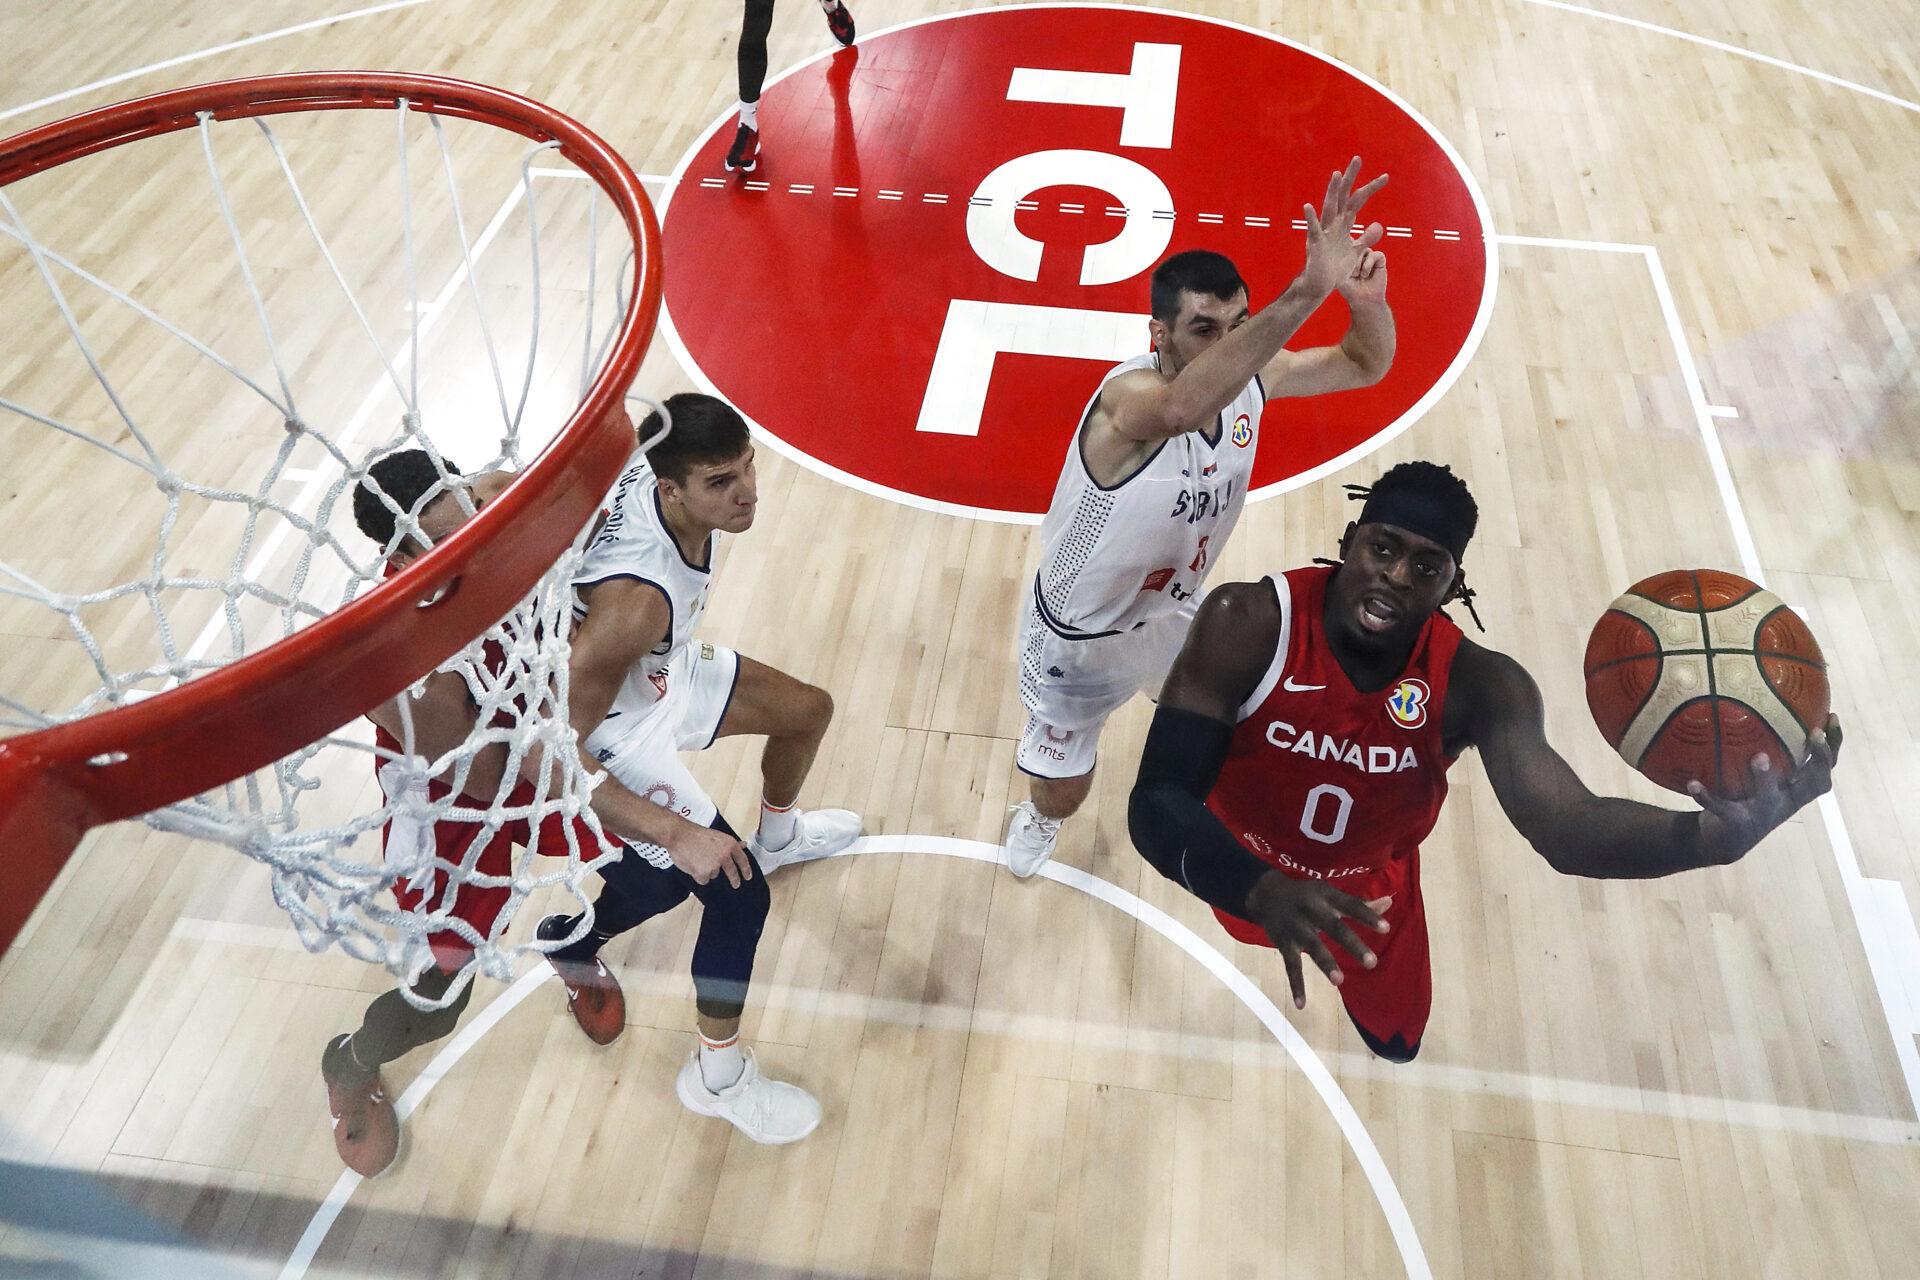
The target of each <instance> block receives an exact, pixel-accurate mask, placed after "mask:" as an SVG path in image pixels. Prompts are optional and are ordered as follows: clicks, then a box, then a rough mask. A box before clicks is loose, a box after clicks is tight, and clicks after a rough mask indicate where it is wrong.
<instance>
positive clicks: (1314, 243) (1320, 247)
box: [1300, 156, 1387, 298]
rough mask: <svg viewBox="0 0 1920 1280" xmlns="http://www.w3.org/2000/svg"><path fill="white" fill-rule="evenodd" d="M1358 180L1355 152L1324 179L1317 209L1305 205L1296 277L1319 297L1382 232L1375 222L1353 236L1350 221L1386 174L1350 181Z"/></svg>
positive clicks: (1364, 254)
mask: <svg viewBox="0 0 1920 1280" xmlns="http://www.w3.org/2000/svg"><path fill="white" fill-rule="evenodd" d="M1359 180H1360V157H1359V156H1355V157H1354V158H1353V161H1352V163H1350V164H1348V165H1347V167H1346V169H1345V171H1344V172H1340V173H1336V174H1334V175H1333V177H1331V178H1330V179H1328V181H1327V194H1326V197H1325V198H1324V199H1322V200H1321V201H1320V210H1319V212H1317V213H1316V212H1314V208H1313V206H1312V205H1306V206H1305V209H1306V221H1307V265H1306V266H1305V268H1303V269H1302V270H1301V272H1300V278H1301V280H1302V281H1303V282H1304V283H1305V284H1306V285H1307V287H1308V288H1310V289H1312V290H1314V292H1315V293H1316V294H1317V295H1318V296H1320V297H1322V298H1324V297H1326V296H1327V295H1328V294H1330V293H1332V292H1333V291H1334V290H1335V289H1337V288H1339V287H1340V285H1341V283H1342V282H1343V281H1345V280H1346V279H1347V277H1349V276H1351V275H1352V274H1353V272H1354V268H1355V267H1356V266H1358V265H1359V264H1360V263H1361V262H1364V261H1365V260H1366V257H1367V254H1368V252H1369V251H1371V250H1372V248H1373V246H1374V245H1376V244H1378V243H1379V241H1380V237H1381V236H1383V235H1385V234H1386V232H1385V230H1384V229H1383V228H1382V227H1381V225H1380V224H1379V223H1377V222H1376V223H1374V224H1372V225H1371V226H1369V227H1368V228H1367V229H1366V230H1365V231H1363V232H1362V233H1361V234H1360V236H1359V238H1358V239H1356V238H1354V235H1353V224H1354V220H1355V219H1357V218H1358V217H1359V216H1360V207H1361V206H1362V205H1364V204H1366V202H1367V200H1368V198H1369V197H1371V196H1372V195H1373V193H1374V192H1376V191H1378V190H1379V189H1380V188H1381V187H1384V186H1386V185H1387V175H1386V174H1384V173H1383V174H1381V175H1380V176H1379V177H1377V178H1375V179H1374V180H1373V181H1372V182H1369V183H1367V184H1366V185H1365V186H1363V187H1360V188H1358V189H1356V188H1355V187H1354V185H1353V184H1354V183H1356V182H1358V181H1359Z"/></svg>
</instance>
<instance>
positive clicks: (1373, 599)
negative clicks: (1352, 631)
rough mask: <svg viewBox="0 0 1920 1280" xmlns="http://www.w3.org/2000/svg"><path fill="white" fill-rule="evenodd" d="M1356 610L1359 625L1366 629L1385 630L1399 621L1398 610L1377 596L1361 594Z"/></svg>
mask: <svg viewBox="0 0 1920 1280" xmlns="http://www.w3.org/2000/svg"><path fill="white" fill-rule="evenodd" d="M1357 612H1358V614H1359V617H1360V625H1361V627H1362V628H1364V629H1365V630H1368V631H1386V630H1388V629H1390V628H1391V627H1392V626H1393V625H1394V624H1395V623H1396V622H1398V621H1400V611H1399V610H1398V609H1396V608H1394V607H1393V606H1392V605H1390V604H1388V603H1387V602H1386V601H1384V600H1382V599H1380V598H1379V597H1378V596H1362V597H1361V598H1360V608H1359V609H1358V610H1357Z"/></svg>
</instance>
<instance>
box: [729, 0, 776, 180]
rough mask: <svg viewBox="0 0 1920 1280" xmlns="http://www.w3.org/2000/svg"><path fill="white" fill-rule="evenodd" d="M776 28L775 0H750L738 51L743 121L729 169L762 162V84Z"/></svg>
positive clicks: (745, 169)
mask: <svg viewBox="0 0 1920 1280" xmlns="http://www.w3.org/2000/svg"><path fill="white" fill-rule="evenodd" d="M772 29H773V0H746V12H745V13H744V14H743V15H742V16H741V21H740V48H739V50H738V51H737V52H736V54H735V58H736V60H737V64H738V75H739V78H740V123H739V125H737V126H736V127H735V129H734V131H733V145H732V146H731V147H729V148H728V149H727V169H728V170H729V171H734V170H738V171H739V172H741V173H751V172H753V169H754V167H755V166H756V165H758V164H759V163H760V86H761V85H762V84H763V83H764V82H765V81H766V78H767V32H769V31H771V30H772Z"/></svg>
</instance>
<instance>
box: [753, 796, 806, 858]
mask: <svg viewBox="0 0 1920 1280" xmlns="http://www.w3.org/2000/svg"><path fill="white" fill-rule="evenodd" d="M799 831H800V802H799V801H798V800H796V801H794V802H793V803H792V804H790V805H788V806H787V807H786V808H784V809H776V808H774V807H773V806H772V805H771V804H768V803H767V801H766V798H765V797H762V798H761V800H760V847H761V848H762V849H784V848H786V847H787V846H788V845H789V844H792V843H793V838H794V836H796V835H798V834H799Z"/></svg>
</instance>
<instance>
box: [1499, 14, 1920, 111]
mask: <svg viewBox="0 0 1920 1280" xmlns="http://www.w3.org/2000/svg"><path fill="white" fill-rule="evenodd" d="M1520 3H1522V4H1531V5H1538V6H1539V7H1540V8H1543V9H1559V10H1561V11H1562V12H1565V13H1575V14H1579V15H1580V16H1581V17H1583V18H1600V19H1603V20H1604V21H1607V22H1617V23H1619V24H1621V25H1622V26H1627V27H1636V28H1638V29H1640V30H1642V31H1651V32H1654V33H1655V34H1657V35H1663V36H1672V37H1673V38H1674V39H1676V40H1685V41H1687V42H1688V43H1689V44H1698V45H1705V46H1706V47H1707V48H1709V49H1717V50H1719V51H1720V52H1721V53H1730V54H1732V55H1733V56H1734V57H1736V58H1747V59H1749V60H1751V61H1753V62H1761V63H1765V64H1766V65H1767V66H1770V67H1776V68H1778V69H1779V70H1781V71H1791V72H1793V73H1794V74H1795V75H1801V76H1806V77H1808V78H1809V79H1813V80H1819V81H1821V82H1823V83H1825V84H1830V85H1833V86H1835V87H1836V88H1840V89H1851V90H1853V91H1854V92H1855V93H1864V94H1866V95H1867V96H1868V97H1869V98H1878V99H1879V100H1880V101H1882V102H1885V103H1888V104H1890V105H1892V106H1896V107H1899V108H1900V109H1901V110H1903V111H1915V112H1920V102H1909V101H1908V100H1907V99H1905V98H1901V97H1896V96H1895V95H1893V94H1891V93H1887V92H1886V91H1884V90H1881V89H1875V88H1873V87H1871V86H1869V85H1864V84H1860V83H1858V82H1856V81H1853V80H1843V79H1841V78H1840V77H1839V76H1836V75H1829V74H1828V73H1827V72H1825V71H1815V70H1814V69H1813V68H1812V67H1803V66H1801V65H1800V64H1799V63H1797V62H1788V61H1786V60H1785V59H1784V58H1776V57H1774V56H1772V55H1771V54H1766V53H1756V52H1755V51H1754V50H1752V49H1742V48H1741V47H1740V46H1739V45H1735V44H1727V43H1725V42H1724V41H1720V40H1713V39H1710V38H1708V37H1706V36H1696V35H1694V34H1693V33H1692V32H1690V31H1681V30H1680V29H1678V28H1677V27H1663V26H1660V25H1659V24H1658V23H1653V22H1643V21H1642V20H1640V19H1639V18H1628V17H1624V16H1623V15H1621V14H1617V13H1607V12H1606V11H1604V10H1601V9H1589V8H1586V7H1585V6H1583V5H1577V4H1568V3H1566V0H1520Z"/></svg>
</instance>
